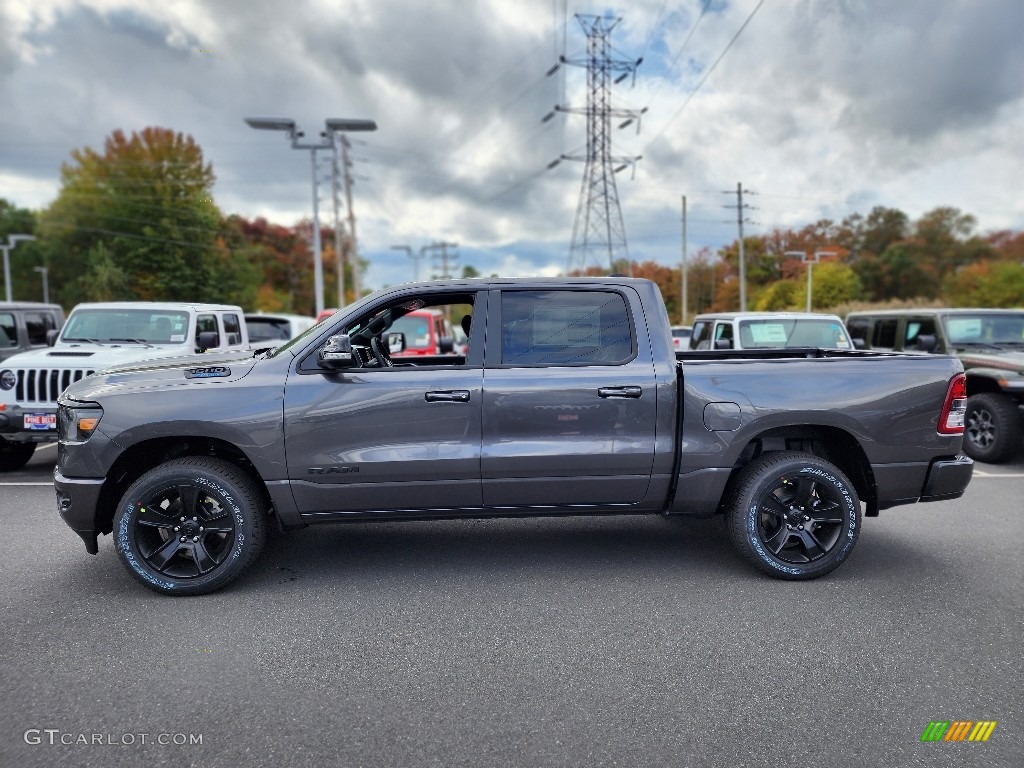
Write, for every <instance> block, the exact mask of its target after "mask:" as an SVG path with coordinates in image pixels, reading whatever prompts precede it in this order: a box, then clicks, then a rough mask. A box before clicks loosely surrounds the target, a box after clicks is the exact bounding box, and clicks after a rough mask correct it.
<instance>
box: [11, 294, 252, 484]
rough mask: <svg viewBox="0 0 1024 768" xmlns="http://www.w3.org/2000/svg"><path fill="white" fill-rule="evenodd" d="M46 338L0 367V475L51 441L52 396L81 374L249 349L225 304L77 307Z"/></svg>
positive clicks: (240, 322) (235, 311)
mask: <svg viewBox="0 0 1024 768" xmlns="http://www.w3.org/2000/svg"><path fill="white" fill-rule="evenodd" d="M52 338H53V341H54V343H53V346H52V347H44V348H41V349H35V350H32V351H29V352H22V353H20V354H17V355H13V356H12V357H9V358H8V359H7V360H5V361H4V362H3V363H0V471H11V470H15V469H18V468H20V467H22V466H24V465H25V463H26V462H28V460H29V459H30V458H32V454H33V453H34V451H35V447H36V444H37V443H48V442H52V441H53V440H55V439H56V437H57V398H58V397H59V396H60V394H61V392H63V391H64V390H65V389H67V388H68V387H69V386H71V384H73V383H74V382H76V381H80V380H81V379H84V378H85V377H86V376H89V375H91V374H93V373H96V372H97V371H101V370H103V369H106V368H110V367H111V366H115V365H119V364H124V363H135V362H140V361H148V360H153V359H160V358H170V357H181V356H183V355H190V356H191V355H196V354H198V353H202V352H211V353H229V352H242V351H248V350H249V349H250V347H249V336H248V334H247V333H246V328H245V318H244V317H243V314H242V308H241V307H237V306H233V305H230V304H186V303H177V302H150V301H121V302H104V303H88V304H79V305H78V306H76V307H75V308H74V309H73V310H71V314H70V315H69V316H68V319H67V322H66V323H65V324H64V328H63V330H62V331H61V332H60V334H59V335H58V334H57V333H56V331H54V332H53V333H52ZM197 370H198V369H197ZM204 416H205V414H196V418H203V417H204Z"/></svg>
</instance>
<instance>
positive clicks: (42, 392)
mask: <svg viewBox="0 0 1024 768" xmlns="http://www.w3.org/2000/svg"><path fill="white" fill-rule="evenodd" d="M91 373H93V371H82V370H68V369H63V368H61V369H56V370H51V369H49V368H35V369H31V368H30V369H24V368H23V369H20V370H18V371H17V374H18V384H17V386H16V387H15V390H14V393H15V398H16V399H17V401H18V403H19V404H24V403H28V404H41V403H43V404H47V405H56V404H57V398H58V397H60V394H61V392H63V391H64V390H65V389H67V388H68V387H70V386H71V385H72V384H74V383H75V382H76V381H81V380H82V379H84V378H85V377H86V376H88V375H89V374H91Z"/></svg>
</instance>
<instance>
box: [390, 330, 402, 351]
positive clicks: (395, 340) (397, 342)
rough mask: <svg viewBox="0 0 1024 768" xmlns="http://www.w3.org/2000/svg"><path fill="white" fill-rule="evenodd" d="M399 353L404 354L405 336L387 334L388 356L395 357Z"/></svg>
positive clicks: (395, 333) (396, 333)
mask: <svg viewBox="0 0 1024 768" xmlns="http://www.w3.org/2000/svg"><path fill="white" fill-rule="evenodd" d="M401 352H405V334H404V333H398V332H397V331H396V332H394V333H389V334H388V354H389V355H397V354H399V353H401Z"/></svg>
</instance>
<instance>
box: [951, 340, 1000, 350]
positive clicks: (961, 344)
mask: <svg viewBox="0 0 1024 768" xmlns="http://www.w3.org/2000/svg"><path fill="white" fill-rule="evenodd" d="M953 346H954V347H956V348H957V349H959V348H961V347H984V348H985V349H995V350H998V349H999V347H997V346H996V345H995V344H989V343H988V342H987V341H957V342H954V343H953Z"/></svg>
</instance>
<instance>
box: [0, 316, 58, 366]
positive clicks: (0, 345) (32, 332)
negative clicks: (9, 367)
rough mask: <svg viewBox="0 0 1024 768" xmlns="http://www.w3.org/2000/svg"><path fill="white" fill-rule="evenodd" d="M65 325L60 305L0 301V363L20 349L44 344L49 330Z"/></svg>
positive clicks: (23, 350)
mask: <svg viewBox="0 0 1024 768" xmlns="http://www.w3.org/2000/svg"><path fill="white" fill-rule="evenodd" d="M63 325H64V310H63V309H62V308H61V307H60V305H59V304H42V303H40V302H37V301H0V362H3V361H4V360H6V359H7V358H9V357H11V356H12V355H16V354H18V353H19V352H26V351H28V350H30V349H39V348H42V347H45V346H46V345H47V344H48V343H49V340H48V338H47V336H48V334H50V332H51V331H52V332H54V333H56V332H57V331H59V330H60V329H61V327H62V326H63Z"/></svg>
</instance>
